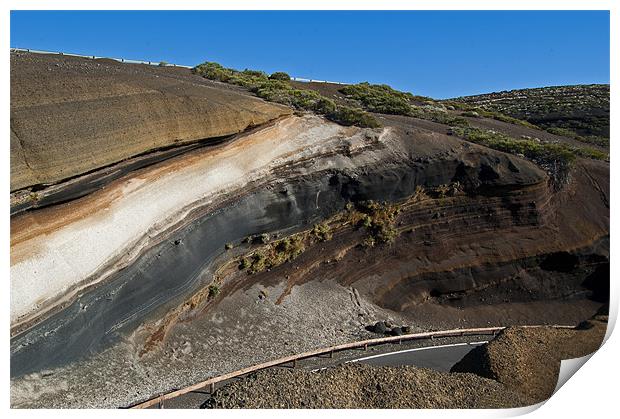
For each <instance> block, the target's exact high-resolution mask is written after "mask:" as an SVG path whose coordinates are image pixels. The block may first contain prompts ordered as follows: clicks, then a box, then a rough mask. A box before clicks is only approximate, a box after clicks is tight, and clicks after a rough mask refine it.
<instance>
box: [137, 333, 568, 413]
mask: <svg viewBox="0 0 620 419" xmlns="http://www.w3.org/2000/svg"><path fill="white" fill-rule="evenodd" d="M519 327H526V328H537V327H553V328H556V329H574V328H575V326H564V325H535V326H519ZM505 328H506V327H503V326H498V327H479V328H470V329H451V330H443V331H437V332H423V333H413V334H408V335H402V336H390V337H385V338H376V339H367V340H362V341H358V342H351V343H344V344H341V345H335V346H330V347H327V348H321V349H316V350H313V351H308V352H303V353H300V354H296V355H289V356H285V357H283V358H278V359H274V360H272V361H267V362H263V363H261V364H257V365H253V366H250V367H246V368H242V369H240V370H236V371H233V372H229V373H227V374H223V375H220V376H217V377H212V378H209V379H208V380H205V381H201V382H199V383H196V384H193V385H191V386H188V387H185V388H182V389H177V390H173V391H170V392H168V393H165V394H160V395H159V396H156V397H153V398H151V399H148V400H146V401H143V402H139V403H136V404H134V405H132V406H130V407H129V408H130V409H146V408H148V407H151V406H154V405H158V406H159V407H160V408H161V407H163V406H164V401H165V400H170V399H174V398H176V397H179V396H182V395H183V394H187V393H191V392H193V391H196V390H200V389H201V388H205V387H207V386H209V392H210V393H213V391H214V389H215V384H216V383H219V382H221V381H226V380H230V379H232V378H235V377H239V376H241V375H245V374H249V373H252V372H256V371H260V370H264V369H266V368H271V367H276V366H279V365H283V364H288V363H292V366H293V367H295V365H296V362H297V361H299V360H302V359H307V358H314V357H317V356H320V355H325V354H330V357H331V356H332V355H333V353H334V352H338V351H343V350H347V349H356V348H364V350H366V349H368V347H369V346H374V345H380V344H384V343H392V342H399V343H401V342H403V341H408V340H418V339H433V338H440V337H457V336H467V335H485V334H488V335H491V334H492V335H494V336H495V335H496V334H497V333H498V332H500V331H502V330H504V329H505Z"/></svg>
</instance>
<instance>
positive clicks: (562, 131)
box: [546, 127, 609, 147]
mask: <svg viewBox="0 0 620 419" xmlns="http://www.w3.org/2000/svg"><path fill="white" fill-rule="evenodd" d="M546 130H547V131H548V132H550V133H551V134H555V135H561V136H562V137H568V138H572V139H575V140H577V141H581V142H582V143H586V144H594V145H598V146H601V147H609V138H605V137H599V136H595V135H590V136H581V135H579V134H577V133H576V132H575V131H572V130H569V129H566V128H559V127H551V128H547V129H546Z"/></svg>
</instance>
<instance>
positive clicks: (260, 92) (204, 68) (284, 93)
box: [193, 62, 380, 128]
mask: <svg viewBox="0 0 620 419" xmlns="http://www.w3.org/2000/svg"><path fill="white" fill-rule="evenodd" d="M193 71H194V72H195V73H196V74H199V75H201V76H203V77H205V78H207V79H210V80H217V81H221V82H224V83H229V84H235V85H238V86H242V87H245V88H247V89H249V90H250V91H251V92H253V93H255V94H256V96H258V97H260V98H262V99H265V100H267V101H270V102H276V103H281V104H283V105H287V106H291V107H293V108H295V109H296V110H304V111H311V112H314V113H316V114H318V115H323V116H325V117H326V118H327V119H329V120H331V121H333V122H336V123H339V124H342V125H357V126H359V127H365V128H377V127H379V126H380V124H379V122H378V121H377V120H376V119H375V118H374V117H373V116H372V115H370V114H369V113H367V112H364V111H363V110H361V109H355V108H350V107H347V106H340V105H337V104H336V103H335V102H334V101H333V100H331V99H329V98H326V97H325V96H322V95H321V94H320V93H318V92H316V91H314V90H307V89H295V88H293V87H292V86H291V85H290V84H289V83H287V80H290V77H289V76H288V74H286V73H284V72H276V73H273V74H272V75H271V76H270V77H267V75H266V74H265V73H264V72H262V71H255V70H244V71H237V70H233V69H230V68H224V67H222V66H221V65H220V64H218V63H213V62H205V63H203V64H200V65H198V66H196V67H194V69H193ZM287 77H288V79H287Z"/></svg>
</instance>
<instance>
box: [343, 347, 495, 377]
mask: <svg viewBox="0 0 620 419" xmlns="http://www.w3.org/2000/svg"><path fill="white" fill-rule="evenodd" d="M485 343H487V341H479V342H470V343H467V342H464V343H454V344H450V345H438V346H429V347H424V348H412V349H405V350H402V351H396V352H388V353H384V354H378V355H371V356H367V357H363V358H359V359H356V360H353V361H349V362H362V363H364V364H370V365H376V366H385V365H390V366H398V365H414V366H416V367H419V368H431V369H434V370H437V371H445V372H449V371H450V368H452V366H453V365H454V364H456V363H457V362H459V361H460V360H461V359H462V358H463V357H464V356H465V355H466V354H467V353H468V352H469V351H471V350H472V349H473V348H474V347H476V346H480V345H484V344H485Z"/></svg>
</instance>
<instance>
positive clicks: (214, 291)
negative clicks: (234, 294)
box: [209, 284, 220, 298]
mask: <svg viewBox="0 0 620 419" xmlns="http://www.w3.org/2000/svg"><path fill="white" fill-rule="evenodd" d="M219 293H220V287H219V285H217V284H211V285H209V297H210V298H215V297H217V295H218V294H219Z"/></svg>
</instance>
